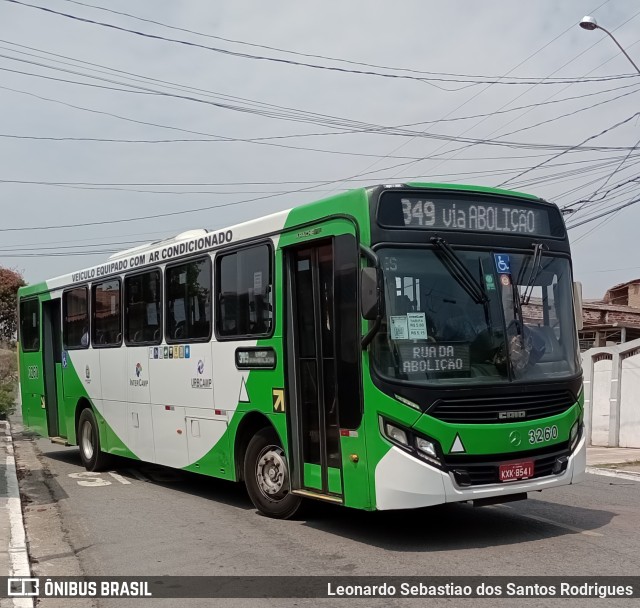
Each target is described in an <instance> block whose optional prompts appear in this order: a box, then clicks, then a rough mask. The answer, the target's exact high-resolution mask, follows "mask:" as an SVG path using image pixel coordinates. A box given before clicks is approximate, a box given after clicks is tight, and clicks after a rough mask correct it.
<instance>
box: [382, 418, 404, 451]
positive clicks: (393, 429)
mask: <svg viewBox="0 0 640 608" xmlns="http://www.w3.org/2000/svg"><path fill="white" fill-rule="evenodd" d="M385 431H386V432H385V434H386V436H387V437H388V438H389V439H391V440H392V441H395V442H396V443H401V444H402V445H406V446H408V445H409V441H408V440H407V434H406V433H405V432H404V431H403V430H402V429H400V428H398V427H397V426H395V425H393V424H391V423H390V422H387V423H386V424H385Z"/></svg>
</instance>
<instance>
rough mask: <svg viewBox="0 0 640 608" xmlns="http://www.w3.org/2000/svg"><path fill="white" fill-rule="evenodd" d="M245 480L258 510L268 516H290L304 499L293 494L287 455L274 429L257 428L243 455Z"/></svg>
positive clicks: (280, 517) (278, 517)
mask: <svg viewBox="0 0 640 608" xmlns="http://www.w3.org/2000/svg"><path fill="white" fill-rule="evenodd" d="M244 482H245V485H246V486H247V492H248V493H249V498H251V502H252V503H253V504H254V506H255V507H256V509H258V511H260V512H261V513H262V514H264V515H266V516H267V517H273V518H276V519H288V518H290V517H292V516H293V515H295V513H296V512H297V511H298V509H299V508H300V505H301V503H302V498H301V497H300V496H296V495H295V494H291V478H290V476H289V466H288V464H287V457H286V455H285V453H284V450H283V449H282V446H281V445H280V441H279V439H278V436H277V434H276V432H275V431H274V430H273V429H262V430H260V431H258V432H257V433H256V434H255V435H254V436H253V437H252V439H251V441H250V442H249V445H248V446H247V451H246V453H245V457H244Z"/></svg>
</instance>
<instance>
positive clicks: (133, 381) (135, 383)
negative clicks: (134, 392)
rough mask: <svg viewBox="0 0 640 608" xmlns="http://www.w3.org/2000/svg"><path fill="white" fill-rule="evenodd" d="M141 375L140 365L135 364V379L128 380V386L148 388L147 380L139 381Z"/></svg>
mask: <svg viewBox="0 0 640 608" xmlns="http://www.w3.org/2000/svg"><path fill="white" fill-rule="evenodd" d="M141 374H142V364H141V363H136V377H135V378H130V379H129V384H130V385H131V386H139V387H141V388H144V387H145V386H148V384H149V381H148V380H141V379H140V375H141Z"/></svg>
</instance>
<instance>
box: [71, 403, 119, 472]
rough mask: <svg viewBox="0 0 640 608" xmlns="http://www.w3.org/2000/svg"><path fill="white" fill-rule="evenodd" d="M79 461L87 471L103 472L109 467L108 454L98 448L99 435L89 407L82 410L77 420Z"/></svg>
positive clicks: (96, 423) (94, 418)
mask: <svg viewBox="0 0 640 608" xmlns="http://www.w3.org/2000/svg"><path fill="white" fill-rule="evenodd" d="M76 437H77V438H78V447H79V448H80V460H81V461H82V464H83V465H84V468H85V469H87V471H103V470H104V469H106V468H107V467H108V466H109V462H110V460H111V459H110V457H109V454H105V453H104V452H103V451H102V450H101V448H100V433H99V430H98V422H97V421H96V417H95V414H94V413H93V410H92V409H91V408H90V407H87V408H85V409H83V410H82V412H81V413H80V418H79V419H78V428H77V435H76Z"/></svg>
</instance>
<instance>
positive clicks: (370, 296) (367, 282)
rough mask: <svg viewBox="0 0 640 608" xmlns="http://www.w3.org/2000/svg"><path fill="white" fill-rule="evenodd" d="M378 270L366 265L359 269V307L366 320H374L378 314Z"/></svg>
mask: <svg viewBox="0 0 640 608" xmlns="http://www.w3.org/2000/svg"><path fill="white" fill-rule="evenodd" d="M378 285H379V282H378V271H377V269H376V268H371V267H366V268H362V269H361V270H360V294H361V295H360V309H361V311H362V316H363V317H364V318H365V319H367V320H368V321H375V320H376V319H377V318H378V317H379V315H380V292H379V288H378Z"/></svg>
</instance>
